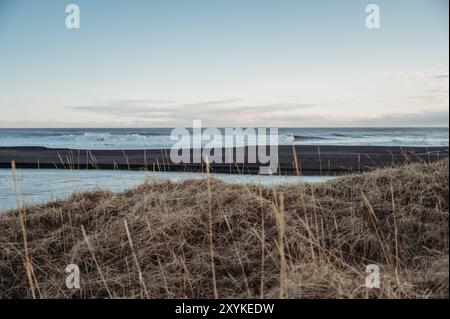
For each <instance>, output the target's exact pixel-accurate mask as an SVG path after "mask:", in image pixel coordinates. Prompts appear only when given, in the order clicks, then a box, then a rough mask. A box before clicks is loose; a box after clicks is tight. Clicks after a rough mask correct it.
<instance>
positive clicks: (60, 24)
mask: <svg viewBox="0 0 450 319" xmlns="http://www.w3.org/2000/svg"><path fill="white" fill-rule="evenodd" d="M69 3H76V4H78V5H79V7H80V10H81V28H80V29H79V30H74V29H72V30H69V29H67V28H66V27H65V19H66V15H67V14H66V13H65V7H66V5H67V4H69ZM369 3H376V4H378V5H379V7H380V10H381V29H378V30H373V29H372V30H370V29H367V28H366V27H365V18H366V15H367V13H366V12H365V8H366V5H367V4H369ZM448 36H449V35H448V1H447V0H434V1H433V0H420V1H419V0H395V1H393V0H389V1H362V0H346V1H331V0H328V1H312V0H311V1H301V0H245V1H243V0H220V1H219V0H158V1H156V0H155V1H148V0H147V1H133V0H128V1H125V0H117V1H114V0H110V1H106V0H95V1H92V0H78V1H57V0H40V1H34V0H0V111H1V116H0V127H64V126H65V127H83V126H86V127H93V126H97V127H102V126H108V127H111V126H130V125H131V126H178V125H189V124H190V123H192V120H193V119H200V120H203V122H204V123H205V124H206V125H216V126H239V125H242V126H247V125H252V126H256V125H258V126H384V125H388V126H416V125H418V126H433V125H434V126H442V125H444V126H448V94H449V93H448V53H449V52H448V46H449V43H448Z"/></svg>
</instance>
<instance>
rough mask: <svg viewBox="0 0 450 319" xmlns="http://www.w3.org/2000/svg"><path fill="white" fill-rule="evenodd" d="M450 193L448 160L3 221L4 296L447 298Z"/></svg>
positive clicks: (0, 263) (113, 200)
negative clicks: (72, 273) (371, 282)
mask: <svg viewBox="0 0 450 319" xmlns="http://www.w3.org/2000/svg"><path fill="white" fill-rule="evenodd" d="M448 188H449V180H448V160H444V161H440V162H437V163H433V164H412V165H408V166H403V167H398V168H390V169H383V170H377V171H375V172H372V173H366V174H362V175H355V176H349V177H345V178H341V179H338V180H334V181H331V182H327V183H324V184H317V185H309V184H299V185H295V186H283V187H276V188H271V187H259V186H258V185H254V186H249V185H247V186H246V185H230V184H225V183H223V182H220V181H217V180H215V179H212V178H211V179H204V180H195V181H194V180H191V181H186V182H182V183H172V182H156V181H148V182H147V183H146V184H144V185H142V186H140V187H138V188H135V189H132V190H129V191H126V192H123V193H119V194H115V193H110V192H105V191H98V192H91V193H83V194H74V195H73V196H72V197H71V198H70V199H68V200H64V201H57V202H52V203H49V204H46V205H42V206H33V207H27V208H25V209H24V210H21V211H12V212H8V213H6V214H3V215H1V216H0V274H1V278H0V297H2V298H12V297H19V298H32V297H33V296H35V297H36V298H40V297H42V298H76V297H82V298H92V297H94V298H95V297H106V298H108V297H112V298H145V297H148V298H184V297H187V298H214V297H219V298H230V297H243V298H246V297H256V298H259V297H264V298H272V297H274V298H278V297H283V298H367V297H369V298H376V297H381V298H448V296H449V291H448V276H449V254H448V244H449V240H448V239H449V233H448V232H449V229H448V217H449V216H448ZM21 221H23V222H22V223H21ZM24 237H25V238H26V241H25V242H24ZM72 263H74V264H77V265H78V266H79V268H80V271H81V289H78V290H70V289H68V288H66V286H65V279H66V276H67V275H68V274H67V273H66V272H65V268H66V265H68V264H72ZM367 264H378V265H379V266H380V269H381V286H380V288H379V289H376V288H375V289H368V288H366V286H365V278H366V276H367V273H366V272H365V269H366V265H367Z"/></svg>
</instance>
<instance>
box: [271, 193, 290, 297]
mask: <svg viewBox="0 0 450 319" xmlns="http://www.w3.org/2000/svg"><path fill="white" fill-rule="evenodd" d="M278 197H279V199H278V201H277V202H278V203H274V204H273V208H274V210H273V211H274V215H275V222H276V226H277V233H278V243H277V248H278V254H279V257H280V291H279V297H280V298H284V297H285V296H287V287H286V284H287V262H286V255H285V250H284V245H285V244H284V234H285V226H286V225H285V219H284V195H283V193H279V196H278Z"/></svg>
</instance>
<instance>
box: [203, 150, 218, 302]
mask: <svg viewBox="0 0 450 319" xmlns="http://www.w3.org/2000/svg"><path fill="white" fill-rule="evenodd" d="M205 160H206V163H205V164H206V173H207V178H206V183H207V187H208V228H209V229H208V238H209V254H210V256H211V276H212V285H213V293H214V298H215V299H218V298H219V294H218V292H217V280H216V265H215V261H214V242H213V227H212V193H211V173H210V168H209V160H208V157H206V158H205Z"/></svg>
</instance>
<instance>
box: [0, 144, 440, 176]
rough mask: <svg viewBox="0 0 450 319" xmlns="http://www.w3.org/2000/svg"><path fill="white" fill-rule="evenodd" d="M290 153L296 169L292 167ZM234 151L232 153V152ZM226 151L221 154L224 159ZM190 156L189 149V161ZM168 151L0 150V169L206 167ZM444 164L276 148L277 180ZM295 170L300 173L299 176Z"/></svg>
mask: <svg viewBox="0 0 450 319" xmlns="http://www.w3.org/2000/svg"><path fill="white" fill-rule="evenodd" d="M294 148H295V153H296V157H297V162H298V166H296V164H295V156H294ZM235 150H236V148H234V149H233V152H235ZM226 151H228V150H227V149H224V148H223V149H222V157H223V158H224V154H225V153H226ZM192 152H193V150H192V149H190V153H191V155H192ZM245 154H246V159H245V162H244V163H239V164H236V163H232V164H230V163H227V164H218V163H212V164H210V168H211V172H213V173H230V174H258V172H259V167H260V166H266V165H267V164H261V163H258V162H257V163H248V159H247V155H248V147H245ZM169 155H170V149H129V150H102V149H96V150H94V149H92V150H87V149H60V148H55V149H53V148H46V147H34V146H33V147H0V168H11V163H12V161H14V162H15V164H16V167H17V168H57V169H109V170H149V171H165V172H170V171H176V172H204V171H206V165H205V163H190V164H176V163H173V162H172V161H171V160H170V156H169ZM441 158H448V146H446V147H398V146H334V145H295V146H294V145H280V146H278V167H279V169H278V172H277V174H279V175H298V174H301V175H306V176H312V175H318V176H322V175H341V174H345V173H354V172H365V171H371V170H374V169H376V168H383V167H392V166H397V165H401V164H407V163H413V162H427V163H430V162H434V161H436V160H439V159H441ZM297 168H298V171H297Z"/></svg>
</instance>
